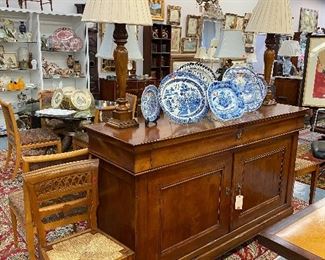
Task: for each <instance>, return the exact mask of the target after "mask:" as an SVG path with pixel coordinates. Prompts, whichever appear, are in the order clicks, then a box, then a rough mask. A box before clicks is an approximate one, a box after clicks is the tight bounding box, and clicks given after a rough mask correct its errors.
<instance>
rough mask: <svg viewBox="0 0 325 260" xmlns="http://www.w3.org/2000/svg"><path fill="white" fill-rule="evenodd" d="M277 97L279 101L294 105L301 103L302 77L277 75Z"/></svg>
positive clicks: (275, 81) (275, 82)
mask: <svg viewBox="0 0 325 260" xmlns="http://www.w3.org/2000/svg"><path fill="white" fill-rule="evenodd" d="M274 85H275V99H276V101H277V102H278V103H281V104H287V105H292V106H299V105H300V104H301V97H300V95H301V94H300V93H301V87H302V78H301V77H282V76H276V77H275V79H274Z"/></svg>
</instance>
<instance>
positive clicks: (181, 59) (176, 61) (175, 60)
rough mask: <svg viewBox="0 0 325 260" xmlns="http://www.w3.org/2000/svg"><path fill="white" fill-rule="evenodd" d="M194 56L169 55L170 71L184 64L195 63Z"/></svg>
mask: <svg viewBox="0 0 325 260" xmlns="http://www.w3.org/2000/svg"><path fill="white" fill-rule="evenodd" d="M195 61H196V60H195V59H194V54H173V55H171V62H170V63H171V66H172V71H176V70H178V69H179V68H180V67H181V66H183V65H184V64H187V63H189V62H195Z"/></svg>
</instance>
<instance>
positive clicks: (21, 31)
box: [19, 21, 27, 34]
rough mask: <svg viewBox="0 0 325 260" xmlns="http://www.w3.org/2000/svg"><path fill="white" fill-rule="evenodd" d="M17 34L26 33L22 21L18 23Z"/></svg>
mask: <svg viewBox="0 0 325 260" xmlns="http://www.w3.org/2000/svg"><path fill="white" fill-rule="evenodd" d="M19 32H20V33H21V34H23V33H26V32H27V28H26V25H25V22H23V21H22V22H20V25H19Z"/></svg>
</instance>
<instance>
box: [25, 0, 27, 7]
mask: <svg viewBox="0 0 325 260" xmlns="http://www.w3.org/2000/svg"><path fill="white" fill-rule="evenodd" d="M25 9H27V0H25Z"/></svg>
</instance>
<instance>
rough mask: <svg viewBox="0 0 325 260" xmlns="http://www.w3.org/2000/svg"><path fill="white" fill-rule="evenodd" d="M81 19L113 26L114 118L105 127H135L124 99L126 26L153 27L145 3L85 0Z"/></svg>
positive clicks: (135, 122) (146, 3)
mask: <svg viewBox="0 0 325 260" xmlns="http://www.w3.org/2000/svg"><path fill="white" fill-rule="evenodd" d="M82 20H83V21H85V22H96V23H107V24H114V25H115V28H114V33H113V38H114V42H115V43H116V48H115V50H114V54H113V56H114V61H115V70H116V80H117V85H118V89H119V91H118V98H117V100H116V102H117V104H118V105H117V107H116V109H115V110H114V111H113V117H112V118H111V119H109V120H108V122H107V123H106V124H107V125H109V126H112V127H116V128H128V127H133V126H137V125H138V122H137V121H136V120H135V119H133V118H132V111H131V110H129V106H128V105H127V100H126V98H125V93H126V84H127V73H128V66H127V65H128V50H127V49H126V46H125V45H126V43H127V39H128V33H127V30H126V25H127V24H129V25H143V26H151V25H152V19H151V14H150V9H149V4H148V1H147V0H119V1H116V0H87V2H86V6H85V10H84V13H83V16H82ZM131 38H132V37H131ZM107 48H108V49H109V48H112V46H111V45H110V44H109V43H108V46H107Z"/></svg>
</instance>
